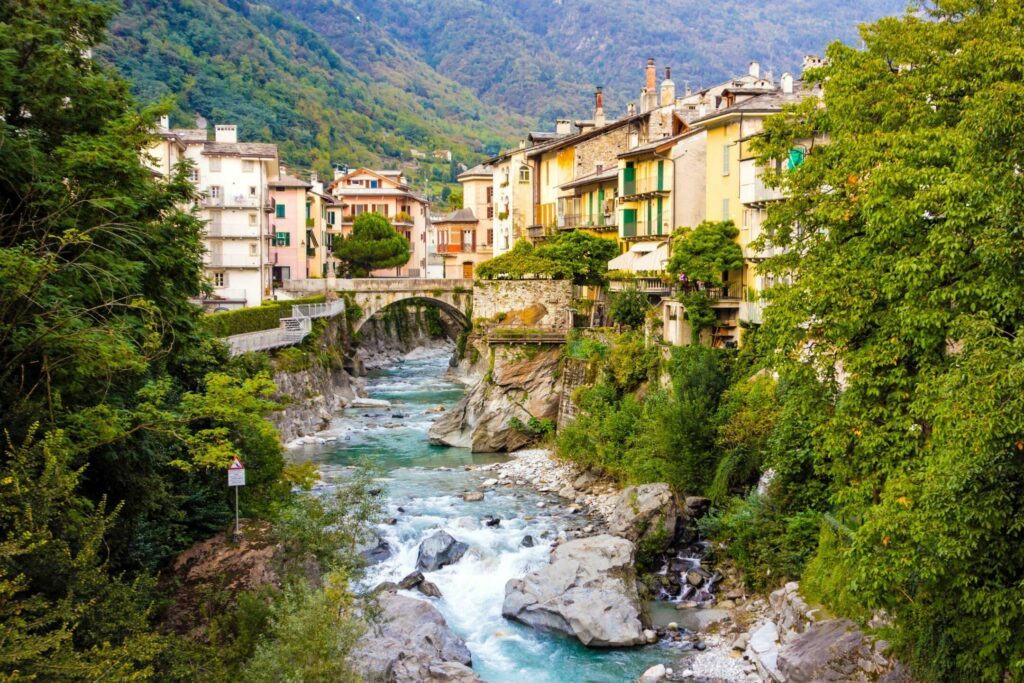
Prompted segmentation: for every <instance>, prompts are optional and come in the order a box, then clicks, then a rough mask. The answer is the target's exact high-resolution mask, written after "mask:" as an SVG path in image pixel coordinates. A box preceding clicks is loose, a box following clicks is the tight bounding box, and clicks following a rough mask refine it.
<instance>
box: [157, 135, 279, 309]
mask: <svg viewBox="0 0 1024 683" xmlns="http://www.w3.org/2000/svg"><path fill="white" fill-rule="evenodd" d="M157 134H158V137H159V142H158V143H157V144H156V145H155V146H154V148H153V149H152V150H151V152H152V154H151V156H152V157H153V160H154V161H153V162H152V164H153V166H154V170H155V171H157V172H158V173H161V174H167V173H169V171H170V169H171V168H172V167H173V165H174V164H175V163H176V162H177V161H178V160H179V159H181V158H188V159H190V160H191V161H192V162H193V164H194V168H193V170H192V175H191V180H192V182H193V183H195V185H196V188H197V190H198V191H199V193H200V195H201V197H200V200H199V202H198V210H199V216H200V218H201V219H202V220H203V221H205V222H206V230H205V233H204V239H203V243H204V246H205V247H206V254H205V255H204V257H203V264H204V271H205V275H206V279H207V281H208V282H209V284H210V286H211V287H212V290H213V294H212V296H210V297H208V298H206V299H203V300H202V301H201V302H200V303H202V305H203V306H204V307H206V308H208V309H211V310H220V309H229V308H241V307H244V306H258V305H259V304H260V303H261V302H262V301H263V300H264V299H265V298H267V297H269V296H270V291H271V262H270V253H271V247H272V244H271V242H272V239H273V234H272V233H271V231H270V228H269V226H270V223H269V214H268V212H269V211H271V210H272V205H271V202H270V198H269V195H268V191H267V183H268V181H270V180H272V179H276V178H277V177H278V174H279V166H278V156H277V145H274V144H270V143H263V142H238V129H237V127H236V126H233V125H217V126H214V138H213V139H212V140H210V139H209V135H208V133H207V130H206V129H205V128H184V129H179V128H169V127H168V121H167V117H164V118H163V119H162V120H161V123H160V127H159V129H158V130H157Z"/></svg>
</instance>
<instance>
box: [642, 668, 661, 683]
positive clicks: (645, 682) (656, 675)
mask: <svg viewBox="0 0 1024 683" xmlns="http://www.w3.org/2000/svg"><path fill="white" fill-rule="evenodd" d="M667 676H668V669H666V668H665V665H664V664H655V665H654V666H652V667H651V668H650V669H648V670H647V671H645V672H643V674H642V675H641V676H640V679H639V681H638V683H657V682H658V681H663V680H665V678H666V677H667Z"/></svg>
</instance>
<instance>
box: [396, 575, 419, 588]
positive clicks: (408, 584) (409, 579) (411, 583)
mask: <svg viewBox="0 0 1024 683" xmlns="http://www.w3.org/2000/svg"><path fill="white" fill-rule="evenodd" d="M422 582H423V572H421V571H418V570H417V571H414V572H413V573H412V574H409V575H408V576H406V577H405V578H404V579H402V580H401V581H399V582H398V587H399V588H401V589H402V590H409V589H412V588H415V587H416V586H418V585H420V584H421V583H422Z"/></svg>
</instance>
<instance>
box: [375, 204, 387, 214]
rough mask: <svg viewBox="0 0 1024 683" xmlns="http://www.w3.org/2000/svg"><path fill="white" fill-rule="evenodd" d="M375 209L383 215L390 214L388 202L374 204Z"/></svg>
mask: <svg viewBox="0 0 1024 683" xmlns="http://www.w3.org/2000/svg"><path fill="white" fill-rule="evenodd" d="M373 211H374V213H379V214H380V215H381V216H387V215H388V205H387V204H374V205H373Z"/></svg>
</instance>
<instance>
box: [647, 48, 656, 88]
mask: <svg viewBox="0 0 1024 683" xmlns="http://www.w3.org/2000/svg"><path fill="white" fill-rule="evenodd" d="M655 80H656V75H655V73H654V57H648V58H647V92H649V93H652V92H654V89H655V88H656V87H657V83H655Z"/></svg>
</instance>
